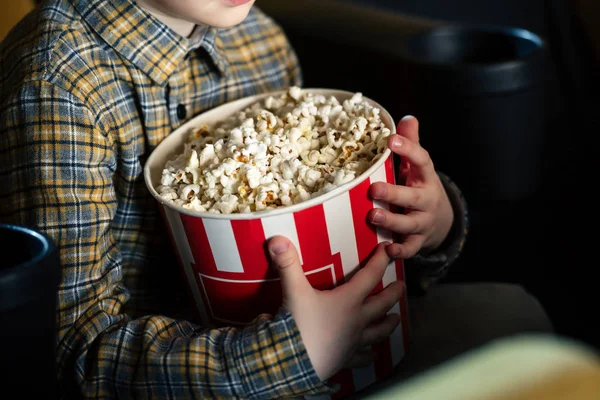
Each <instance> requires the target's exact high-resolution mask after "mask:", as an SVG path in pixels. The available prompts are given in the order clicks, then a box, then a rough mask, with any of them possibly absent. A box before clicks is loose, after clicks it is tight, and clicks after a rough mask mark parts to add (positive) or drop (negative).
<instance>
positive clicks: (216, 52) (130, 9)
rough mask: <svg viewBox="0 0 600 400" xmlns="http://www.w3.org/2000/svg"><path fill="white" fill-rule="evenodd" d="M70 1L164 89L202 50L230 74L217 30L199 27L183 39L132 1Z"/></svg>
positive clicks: (222, 70)
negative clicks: (185, 62) (187, 57)
mask: <svg viewBox="0 0 600 400" xmlns="http://www.w3.org/2000/svg"><path fill="white" fill-rule="evenodd" d="M71 1H72V3H73V5H74V6H75V8H76V9H77V10H78V11H79V13H80V14H81V16H82V18H83V19H84V20H85V21H86V22H87V23H88V24H89V25H90V26H91V27H92V29H94V31H95V32H96V33H97V34H98V35H100V36H101V37H102V38H103V39H104V40H105V41H106V42H107V43H108V44H109V45H110V46H111V47H113V48H114V49H115V50H116V51H118V52H119V53H120V54H121V55H122V56H123V57H124V58H126V59H127V60H129V61H130V62H132V63H133V64H134V65H135V66H136V67H138V68H139V69H140V70H142V71H143V72H144V73H145V74H146V75H148V76H149V77H150V78H151V79H152V80H154V81H155V82H156V83H157V84H159V85H161V86H163V85H165V84H166V83H167V82H168V80H169V77H170V76H171V74H173V73H174V72H175V71H176V70H177V67H178V65H179V63H180V62H181V61H182V60H183V59H184V58H185V55H186V54H187V53H188V52H190V51H193V50H195V49H198V48H200V47H202V48H204V49H205V50H206V52H207V53H208V54H209V55H210V57H211V58H212V60H213V62H214V63H215V65H216V66H217V67H218V68H219V70H220V72H221V73H222V74H225V73H226V72H227V68H228V63H227V59H226V57H224V56H223V55H222V54H221V51H220V48H219V46H216V44H215V42H217V41H218V40H217V32H218V30H217V29H215V28H212V27H199V26H197V27H196V28H195V29H194V32H193V33H192V35H191V36H190V37H189V38H184V37H182V36H180V35H178V34H177V33H175V32H174V31H172V30H171V29H170V28H169V27H168V26H166V25H165V24H163V23H162V22H160V21H159V20H158V19H156V18H155V17H153V16H152V15H151V14H149V13H148V12H146V11H144V10H143V9H142V8H140V7H139V6H137V5H136V4H135V3H134V1H132V0H110V1H107V0H71Z"/></svg>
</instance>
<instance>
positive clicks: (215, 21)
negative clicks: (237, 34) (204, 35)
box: [196, 3, 252, 28]
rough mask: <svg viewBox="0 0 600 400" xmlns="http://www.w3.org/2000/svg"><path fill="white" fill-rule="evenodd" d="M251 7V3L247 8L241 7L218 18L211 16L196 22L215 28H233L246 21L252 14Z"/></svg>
mask: <svg viewBox="0 0 600 400" xmlns="http://www.w3.org/2000/svg"><path fill="white" fill-rule="evenodd" d="M251 5H252V3H249V4H248V6H247V7H246V6H239V7H236V8H235V9H232V10H228V11H227V12H224V13H222V14H220V15H218V16H216V15H215V16H210V17H208V18H203V20H201V21H196V22H197V23H201V24H204V25H209V26H214V27H215V28H231V27H232V26H236V25H238V24H241V23H242V22H243V21H244V20H245V19H246V17H247V16H248V13H249V12H250V8H251Z"/></svg>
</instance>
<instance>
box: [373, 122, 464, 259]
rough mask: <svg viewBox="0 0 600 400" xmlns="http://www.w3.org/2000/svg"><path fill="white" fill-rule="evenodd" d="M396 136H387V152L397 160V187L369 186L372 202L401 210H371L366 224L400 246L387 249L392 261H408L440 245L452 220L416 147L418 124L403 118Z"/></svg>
mask: <svg viewBox="0 0 600 400" xmlns="http://www.w3.org/2000/svg"><path fill="white" fill-rule="evenodd" d="M397 131H398V134H397V135H392V136H390V138H389V140H388V146H389V148H390V150H392V151H393V152H394V153H396V154H398V155H399V156H400V157H401V160H402V161H401V165H400V169H399V171H398V172H397V174H396V182H397V183H398V184H397V185H391V184H388V183H383V182H377V183H374V184H373V185H371V188H370V194H371V196H372V197H373V199H377V200H382V201H385V202H388V203H390V204H393V205H396V206H399V207H402V208H404V213H402V214H396V213H393V212H390V211H388V210H382V209H379V208H377V209H373V210H371V212H370V213H369V221H371V223H373V224H374V225H375V226H378V227H383V228H386V229H388V230H390V231H391V232H394V233H396V234H398V235H399V238H400V242H399V243H394V244H392V245H390V246H388V247H387V252H388V255H389V256H390V257H392V258H402V259H406V258H410V257H412V256H414V255H415V254H417V253H418V252H419V251H421V252H423V253H427V252H430V251H432V250H435V249H436V248H437V247H438V246H439V245H441V244H442V242H443V241H444V239H445V238H446V236H447V235H448V232H449V231H450V228H451V227H452V223H453V220H454V213H453V211H452V206H451V204H450V200H449V199H448V196H447V194H446V191H445V189H444V187H443V185H442V182H441V181H440V178H439V176H438V175H437V173H436V171H435V168H434V165H433V161H432V160H431V158H430V156H429V153H428V152H427V151H426V150H425V149H423V148H422V147H421V146H420V144H419V123H418V121H417V119H416V118H414V117H405V118H403V119H402V120H401V121H400V122H399V123H398V128H397Z"/></svg>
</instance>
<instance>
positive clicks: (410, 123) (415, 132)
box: [396, 115, 419, 143]
mask: <svg viewBox="0 0 600 400" xmlns="http://www.w3.org/2000/svg"><path fill="white" fill-rule="evenodd" d="M396 132H397V133H398V135H400V136H403V137H405V138H408V139H409V140H411V141H412V142H414V143H419V120H418V119H416V118H415V117H413V116H412V115H407V116H405V117H404V118H402V119H401V120H400V122H398V125H397V126H396Z"/></svg>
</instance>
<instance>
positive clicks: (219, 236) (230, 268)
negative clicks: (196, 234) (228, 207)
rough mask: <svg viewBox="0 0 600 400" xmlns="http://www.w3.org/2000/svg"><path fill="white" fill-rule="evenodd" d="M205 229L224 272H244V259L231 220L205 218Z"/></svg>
mask: <svg viewBox="0 0 600 400" xmlns="http://www.w3.org/2000/svg"><path fill="white" fill-rule="evenodd" d="M202 222H203V223H204V229H205V230H206V236H207V237H208V242H209V243H210V248H211V250H212V253H213V257H214V259H215V264H216V265H217V270H219V271H223V272H240V273H243V272H244V266H243V265H242V259H241V258H240V253H239V251H238V248H237V243H236V241H235V236H234V234H233V228H232V227H231V221H229V220H226V219H211V218H203V219H202Z"/></svg>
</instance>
